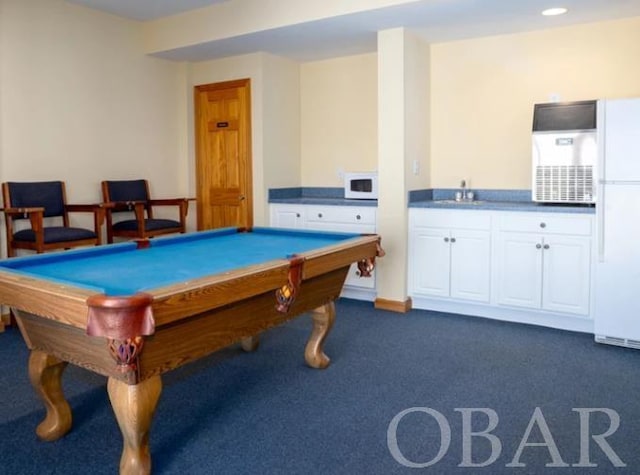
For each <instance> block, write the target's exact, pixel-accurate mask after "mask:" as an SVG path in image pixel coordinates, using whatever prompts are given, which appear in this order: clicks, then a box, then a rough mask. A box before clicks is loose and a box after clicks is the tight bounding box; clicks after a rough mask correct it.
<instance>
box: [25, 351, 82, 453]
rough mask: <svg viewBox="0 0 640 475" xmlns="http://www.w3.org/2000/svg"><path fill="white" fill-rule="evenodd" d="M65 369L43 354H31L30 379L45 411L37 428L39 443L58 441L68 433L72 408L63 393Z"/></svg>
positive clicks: (61, 362)
mask: <svg viewBox="0 0 640 475" xmlns="http://www.w3.org/2000/svg"><path fill="white" fill-rule="evenodd" d="M66 367H67V363H66V362H65V361H62V360H59V359H58V358H56V357H55V356H52V355H49V354H47V353H45V352H43V351H38V350H34V351H32V352H31V354H30V355H29V379H30V380H31V385H32V386H33V388H34V389H35V390H36V392H37V393H38V395H39V396H40V398H41V399H42V402H44V406H45V409H46V411H47V414H46V416H45V418H44V420H43V421H42V422H41V423H40V424H39V425H38V427H37V428H36V434H37V436H38V437H39V438H40V439H42V440H46V441H52V440H57V439H59V438H60V437H62V436H63V435H65V434H66V433H67V432H69V430H70V429H71V422H72V416H71V407H69V403H68V402H67V400H66V399H65V398H64V393H63V392H62V373H63V371H64V369H65V368H66Z"/></svg>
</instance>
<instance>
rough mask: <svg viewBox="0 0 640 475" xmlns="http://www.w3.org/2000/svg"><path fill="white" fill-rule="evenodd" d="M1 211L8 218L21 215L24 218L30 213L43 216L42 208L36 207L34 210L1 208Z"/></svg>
mask: <svg viewBox="0 0 640 475" xmlns="http://www.w3.org/2000/svg"><path fill="white" fill-rule="evenodd" d="M2 211H4V214H7V215H9V216H19V215H22V216H23V217H25V218H26V217H27V215H30V214H31V213H40V214H44V208H42V207H36V208H3V209H2Z"/></svg>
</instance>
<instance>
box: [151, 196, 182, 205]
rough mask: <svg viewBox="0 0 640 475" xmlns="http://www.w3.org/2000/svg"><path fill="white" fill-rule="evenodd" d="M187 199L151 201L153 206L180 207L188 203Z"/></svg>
mask: <svg viewBox="0 0 640 475" xmlns="http://www.w3.org/2000/svg"><path fill="white" fill-rule="evenodd" d="M188 201H189V200H188V199H187V198H165V199H159V200H149V204H150V205H151V206H180V205H181V204H182V203H185V202H188Z"/></svg>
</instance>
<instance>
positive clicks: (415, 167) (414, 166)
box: [411, 160, 420, 175]
mask: <svg viewBox="0 0 640 475" xmlns="http://www.w3.org/2000/svg"><path fill="white" fill-rule="evenodd" d="M411 168H412V170H413V174H414V175H420V162H419V161H418V160H414V161H413V163H412V167H411Z"/></svg>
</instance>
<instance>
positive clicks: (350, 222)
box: [270, 203, 376, 299]
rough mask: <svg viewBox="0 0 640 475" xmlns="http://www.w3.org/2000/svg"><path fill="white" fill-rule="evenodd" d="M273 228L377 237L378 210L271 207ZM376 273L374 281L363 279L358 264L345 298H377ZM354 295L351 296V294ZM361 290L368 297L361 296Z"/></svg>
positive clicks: (368, 208)
mask: <svg viewBox="0 0 640 475" xmlns="http://www.w3.org/2000/svg"><path fill="white" fill-rule="evenodd" d="M270 215H271V226H273V227H277V228H304V229H315V230H320V231H340V232H349V233H372V234H373V233H375V232H376V208H375V207H372V206H332V205H298V204H279V203H278V204H271V205H270ZM375 282H376V281H375V270H374V271H373V273H372V275H371V277H360V271H359V270H358V267H357V265H356V264H353V265H352V266H351V268H350V269H349V274H348V275H347V279H346V281H345V289H346V291H347V292H346V295H347V296H349V297H353V298H366V299H373V298H375V292H374V291H375ZM350 290H352V291H354V292H348V291H350ZM360 290H363V291H365V294H359V293H358V292H359V291H360Z"/></svg>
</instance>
